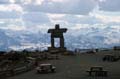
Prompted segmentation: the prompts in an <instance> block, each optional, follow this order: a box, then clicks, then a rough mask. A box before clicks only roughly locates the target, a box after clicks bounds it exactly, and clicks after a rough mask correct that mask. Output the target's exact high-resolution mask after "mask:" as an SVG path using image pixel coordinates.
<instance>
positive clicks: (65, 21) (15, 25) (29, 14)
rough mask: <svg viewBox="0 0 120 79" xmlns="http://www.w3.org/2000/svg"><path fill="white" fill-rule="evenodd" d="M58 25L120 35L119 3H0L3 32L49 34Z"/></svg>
mask: <svg viewBox="0 0 120 79" xmlns="http://www.w3.org/2000/svg"><path fill="white" fill-rule="evenodd" d="M58 23H59V24H60V25H61V27H67V28H69V29H72V30H78V29H81V28H93V27H94V28H106V27H112V28H115V29H116V31H117V32H119V31H120V0H0V29H4V30H6V29H7V30H11V31H31V32H36V31H41V32H43V33H46V31H47V29H48V28H51V27H54V25H55V24H58ZM86 31H87V30H86ZM119 33H120V32H119ZM119 33H118V34H119ZM117 42H120V40H119V39H118V41H117Z"/></svg>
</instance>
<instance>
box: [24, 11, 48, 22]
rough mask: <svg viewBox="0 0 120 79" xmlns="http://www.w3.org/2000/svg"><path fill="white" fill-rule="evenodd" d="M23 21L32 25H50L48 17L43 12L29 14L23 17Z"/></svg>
mask: <svg viewBox="0 0 120 79" xmlns="http://www.w3.org/2000/svg"><path fill="white" fill-rule="evenodd" d="M22 19H23V21H24V22H25V23H28V24H29V23H30V24H31V23H32V24H45V23H49V22H50V20H49V18H48V16H47V15H46V14H44V13H41V12H29V13H25V14H23V15H22Z"/></svg>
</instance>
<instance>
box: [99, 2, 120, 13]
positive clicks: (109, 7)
mask: <svg viewBox="0 0 120 79" xmlns="http://www.w3.org/2000/svg"><path fill="white" fill-rule="evenodd" d="M99 7H100V10H104V11H112V12H114V11H120V0H104V1H101V2H99Z"/></svg>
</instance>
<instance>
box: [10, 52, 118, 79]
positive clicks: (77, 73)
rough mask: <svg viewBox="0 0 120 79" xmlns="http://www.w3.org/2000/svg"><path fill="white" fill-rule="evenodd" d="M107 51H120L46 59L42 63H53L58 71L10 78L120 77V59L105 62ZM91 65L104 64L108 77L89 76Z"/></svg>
mask: <svg viewBox="0 0 120 79" xmlns="http://www.w3.org/2000/svg"><path fill="white" fill-rule="evenodd" d="M107 53H115V54H116V55H118V54H119V53H120V51H104V52H103V51H102V52H101V51H100V52H98V53H97V54H80V55H77V56H61V55H60V59H59V60H46V61H42V62H40V63H52V64H53V65H55V66H56V68H57V70H56V73H49V74H37V73H36V70H35V69H34V70H32V71H29V72H26V73H23V74H20V75H16V76H14V77H10V78H8V79H120V60H119V61H117V62H103V61H102V57H103V56H104V54H107ZM91 66H102V67H103V68H104V70H107V71H108V77H96V78H95V77H89V76H88V73H87V72H86V71H87V70H89V68H90V67H91Z"/></svg>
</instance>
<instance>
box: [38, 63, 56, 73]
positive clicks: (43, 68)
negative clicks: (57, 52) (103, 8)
mask: <svg viewBox="0 0 120 79" xmlns="http://www.w3.org/2000/svg"><path fill="white" fill-rule="evenodd" d="M36 70H37V73H51V72H52V73H53V72H55V70H56V67H55V66H53V65H52V64H40V65H39V66H38V67H37V68H36Z"/></svg>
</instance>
